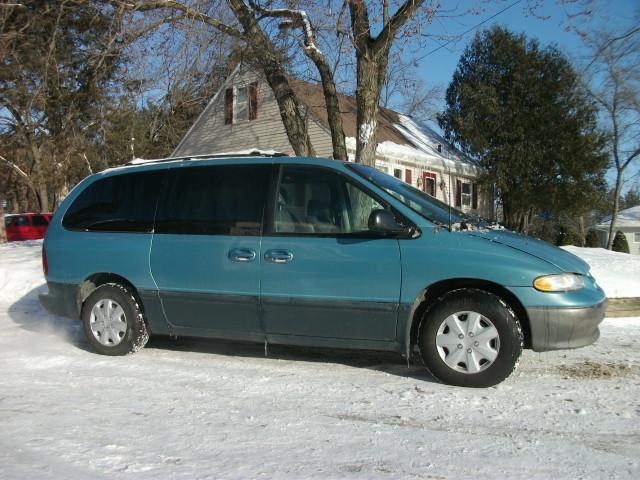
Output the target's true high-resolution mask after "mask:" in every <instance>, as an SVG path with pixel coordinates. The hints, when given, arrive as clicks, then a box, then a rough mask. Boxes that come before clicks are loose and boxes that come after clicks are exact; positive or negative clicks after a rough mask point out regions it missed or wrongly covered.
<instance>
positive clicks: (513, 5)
mask: <svg viewBox="0 0 640 480" xmlns="http://www.w3.org/2000/svg"><path fill="white" fill-rule="evenodd" d="M522 1H523V0H516V1H515V2H513V3H512V4H511V5H508V6H506V7H504V8H503V9H502V10H500V11H499V12H496V13H494V14H493V15H491V16H490V17H488V18H485V19H484V20H483V21H481V22H480V23H477V24H476V25H474V26H473V27H471V28H469V29H467V30H465V31H464V32H462V33H461V34H460V35H458V36H457V37H456V38H453V39H451V40H449V41H448V42H446V43H443V44H442V45H440V46H439V47H437V48H434V49H433V50H431V51H430V52H427V53H425V54H424V55H423V56H421V57H419V58H416V59H415V60H414V62H419V61H420V60H423V59H425V58H427V57H428V56H429V55H431V54H432V53H436V52H437V51H438V50H441V49H443V48H444V47H446V46H447V45H449V44H450V43H453V42H455V41H456V40H458V39H460V38H462V37H464V36H465V35H466V34H467V33H469V32H472V31H473V30H475V29H476V28H478V27H480V26H482V25H484V24H485V23H487V22H489V21H491V20H493V19H494V18H496V17H497V16H498V15H501V14H503V13H504V12H506V11H507V10H509V9H511V8H513V7H515V6H516V5H518V4H519V3H522Z"/></svg>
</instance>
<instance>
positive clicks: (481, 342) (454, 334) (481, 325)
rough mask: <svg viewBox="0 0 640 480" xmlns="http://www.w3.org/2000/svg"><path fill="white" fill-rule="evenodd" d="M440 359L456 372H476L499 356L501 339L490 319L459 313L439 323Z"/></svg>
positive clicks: (488, 365)
mask: <svg viewBox="0 0 640 480" xmlns="http://www.w3.org/2000/svg"><path fill="white" fill-rule="evenodd" d="M436 347H437V348H438V353H439V354H440V358H441V359H442V360H443V361H444V363H446V364H447V366H448V367H449V368H451V369H453V370H455V371H457V372H462V373H469V374H473V373H478V372H482V371H483V370H486V369H487V368H489V367H490V366H491V364H492V363H493V362H494V361H495V359H496V358H497V357H498V352H499V351H500V336H499V335H498V330H497V329H496V327H494V325H493V323H491V320H489V319H488V318H487V317H485V316H484V315H482V314H480V313H478V312H458V313H454V314H453V315H449V316H448V317H447V318H445V319H444V321H443V322H442V323H441V324H440V328H438V333H437V334H436Z"/></svg>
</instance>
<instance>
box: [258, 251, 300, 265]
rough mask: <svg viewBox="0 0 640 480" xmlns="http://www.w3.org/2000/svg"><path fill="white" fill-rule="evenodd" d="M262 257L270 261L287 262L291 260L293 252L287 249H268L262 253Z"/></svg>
mask: <svg viewBox="0 0 640 480" xmlns="http://www.w3.org/2000/svg"><path fill="white" fill-rule="evenodd" d="M264 258H265V260H266V261H267V262H271V263H289V262H290V261H291V260H293V253H291V252H290V251H289V250H269V251H268V252H267V253H265V254H264Z"/></svg>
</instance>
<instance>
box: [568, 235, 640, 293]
mask: <svg viewBox="0 0 640 480" xmlns="http://www.w3.org/2000/svg"><path fill="white" fill-rule="evenodd" d="M562 248H564V249H565V250H567V251H568V252H571V253H573V254H574V255H577V256H579V257H580V258H582V259H583V260H584V261H585V262H587V263H588V264H589V266H590V267H591V274H592V275H593V277H594V278H595V279H596V281H597V282H598V285H600V287H602V289H603V290H604V293H605V294H606V295H607V297H609V298H621V297H640V255H629V254H628V253H620V252H612V251H609V250H606V249H604V248H580V247H572V246H568V247H562Z"/></svg>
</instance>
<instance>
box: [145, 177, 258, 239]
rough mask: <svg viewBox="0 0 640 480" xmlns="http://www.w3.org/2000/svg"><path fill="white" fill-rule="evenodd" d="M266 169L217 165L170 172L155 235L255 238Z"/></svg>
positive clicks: (159, 209) (159, 210)
mask: <svg viewBox="0 0 640 480" xmlns="http://www.w3.org/2000/svg"><path fill="white" fill-rule="evenodd" d="M270 170H271V166H270V165H221V166H207V167H189V168H183V169H180V168H178V169H176V170H172V171H171V172H170V174H169V175H168V177H167V188H166V190H165V191H164V193H163V195H162V199H161V200H160V204H159V206H158V215H157V218H156V228H155V232H156V233H173V234H183V235H259V234H260V229H261V225H262V215H263V211H264V203H265V195H266V189H267V183H268V180H269V173H270Z"/></svg>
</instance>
